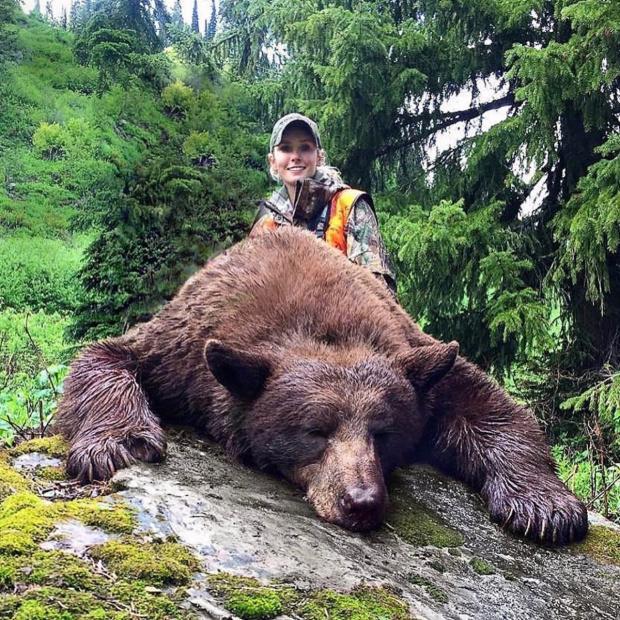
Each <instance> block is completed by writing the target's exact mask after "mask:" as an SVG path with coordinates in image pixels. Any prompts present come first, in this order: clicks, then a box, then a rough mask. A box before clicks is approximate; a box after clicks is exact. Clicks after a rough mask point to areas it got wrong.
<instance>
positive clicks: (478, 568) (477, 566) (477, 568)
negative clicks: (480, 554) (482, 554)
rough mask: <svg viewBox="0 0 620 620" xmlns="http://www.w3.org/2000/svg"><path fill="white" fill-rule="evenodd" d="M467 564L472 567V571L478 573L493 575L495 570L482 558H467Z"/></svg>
mask: <svg viewBox="0 0 620 620" xmlns="http://www.w3.org/2000/svg"><path fill="white" fill-rule="evenodd" d="M469 565H470V566H471V567H472V568H473V569H474V572H476V573H478V574H479V575H494V574H495V572H496V571H495V568H493V566H492V565H491V564H489V563H488V562H487V561H486V560H483V559H482V558H476V557H473V558H472V559H471V560H469Z"/></svg>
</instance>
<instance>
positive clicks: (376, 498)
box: [340, 485, 383, 515]
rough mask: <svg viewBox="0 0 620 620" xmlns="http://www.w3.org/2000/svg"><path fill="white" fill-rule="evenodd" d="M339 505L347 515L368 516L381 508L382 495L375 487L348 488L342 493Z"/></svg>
mask: <svg viewBox="0 0 620 620" xmlns="http://www.w3.org/2000/svg"><path fill="white" fill-rule="evenodd" d="M340 504H341V506H342V509H343V511H344V512H345V513H346V514H348V515H361V514H369V513H372V512H376V511H377V510H379V509H380V508H382V507H383V493H382V492H381V489H379V487H377V486H375V485H372V486H355V487H350V488H348V489H347V490H346V491H345V492H344V494H343V496H342V498H341V500H340Z"/></svg>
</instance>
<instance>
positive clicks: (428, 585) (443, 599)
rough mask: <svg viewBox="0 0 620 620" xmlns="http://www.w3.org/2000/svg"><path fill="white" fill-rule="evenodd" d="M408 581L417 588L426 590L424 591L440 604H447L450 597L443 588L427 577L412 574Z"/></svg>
mask: <svg viewBox="0 0 620 620" xmlns="http://www.w3.org/2000/svg"><path fill="white" fill-rule="evenodd" d="M407 581H409V583H412V584H414V585H416V586H420V587H421V588H424V591H425V592H426V593H427V594H428V595H429V596H430V597H431V598H432V599H433V600H434V601H437V602H438V603H447V602H448V595H447V594H446V591H445V590H444V589H443V588H440V587H439V586H438V585H435V584H434V583H433V582H432V581H431V580H430V579H427V578H426V577H422V575H416V574H415V573H411V574H409V575H407Z"/></svg>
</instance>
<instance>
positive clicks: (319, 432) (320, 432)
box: [306, 428, 329, 439]
mask: <svg viewBox="0 0 620 620" xmlns="http://www.w3.org/2000/svg"><path fill="white" fill-rule="evenodd" d="M306 432H307V433H308V435H310V437H316V438H317V439H327V437H328V436H329V433H328V432H327V431H326V430H325V429H323V428H310V429H308V430H307V431H306Z"/></svg>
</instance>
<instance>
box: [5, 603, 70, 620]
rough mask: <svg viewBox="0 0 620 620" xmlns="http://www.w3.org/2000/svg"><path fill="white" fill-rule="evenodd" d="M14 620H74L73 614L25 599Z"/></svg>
mask: <svg viewBox="0 0 620 620" xmlns="http://www.w3.org/2000/svg"><path fill="white" fill-rule="evenodd" d="M12 620H73V616H72V615H71V614H70V613H69V612H67V611H60V610H57V609H54V608H52V607H49V606H48V605H44V604H42V603H39V602H38V601H24V602H23V603H22V605H21V606H20V608H19V611H17V613H16V614H15V615H14V616H13V619H12Z"/></svg>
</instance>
